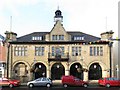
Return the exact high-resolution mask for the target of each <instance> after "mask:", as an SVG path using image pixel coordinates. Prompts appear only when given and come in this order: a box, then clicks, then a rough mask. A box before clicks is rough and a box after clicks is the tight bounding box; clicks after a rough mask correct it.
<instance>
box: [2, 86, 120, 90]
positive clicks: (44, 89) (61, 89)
mask: <svg viewBox="0 0 120 90" xmlns="http://www.w3.org/2000/svg"><path fill="white" fill-rule="evenodd" d="M0 90H120V87H110V88H106V87H99V86H89V87H87V88H84V87H67V88H64V87H62V86H54V87H51V88H47V87H33V88H29V87H27V86H19V87H14V88H9V87H2V88H0Z"/></svg>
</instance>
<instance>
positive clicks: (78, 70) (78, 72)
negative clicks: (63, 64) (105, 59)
mask: <svg viewBox="0 0 120 90" xmlns="http://www.w3.org/2000/svg"><path fill="white" fill-rule="evenodd" d="M70 75H73V76H75V77H77V78H79V79H82V80H83V70H82V66H81V65H80V64H79V63H74V64H72V65H71V67H70Z"/></svg>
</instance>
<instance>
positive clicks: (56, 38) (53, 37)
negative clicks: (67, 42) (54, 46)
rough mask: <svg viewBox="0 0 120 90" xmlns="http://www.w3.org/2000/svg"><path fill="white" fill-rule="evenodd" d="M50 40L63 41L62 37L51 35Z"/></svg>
mask: <svg viewBox="0 0 120 90" xmlns="http://www.w3.org/2000/svg"><path fill="white" fill-rule="evenodd" d="M52 40H55V41H56V40H59V41H60V40H64V35H52Z"/></svg>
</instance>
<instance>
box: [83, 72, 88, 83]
mask: <svg viewBox="0 0 120 90" xmlns="http://www.w3.org/2000/svg"><path fill="white" fill-rule="evenodd" d="M83 80H84V81H88V72H86V71H84V72H83Z"/></svg>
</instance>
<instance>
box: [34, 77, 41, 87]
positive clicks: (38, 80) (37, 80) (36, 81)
mask: <svg viewBox="0 0 120 90" xmlns="http://www.w3.org/2000/svg"><path fill="white" fill-rule="evenodd" d="M40 83H41V78H38V79H36V80H35V82H34V85H35V86H40Z"/></svg>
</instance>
